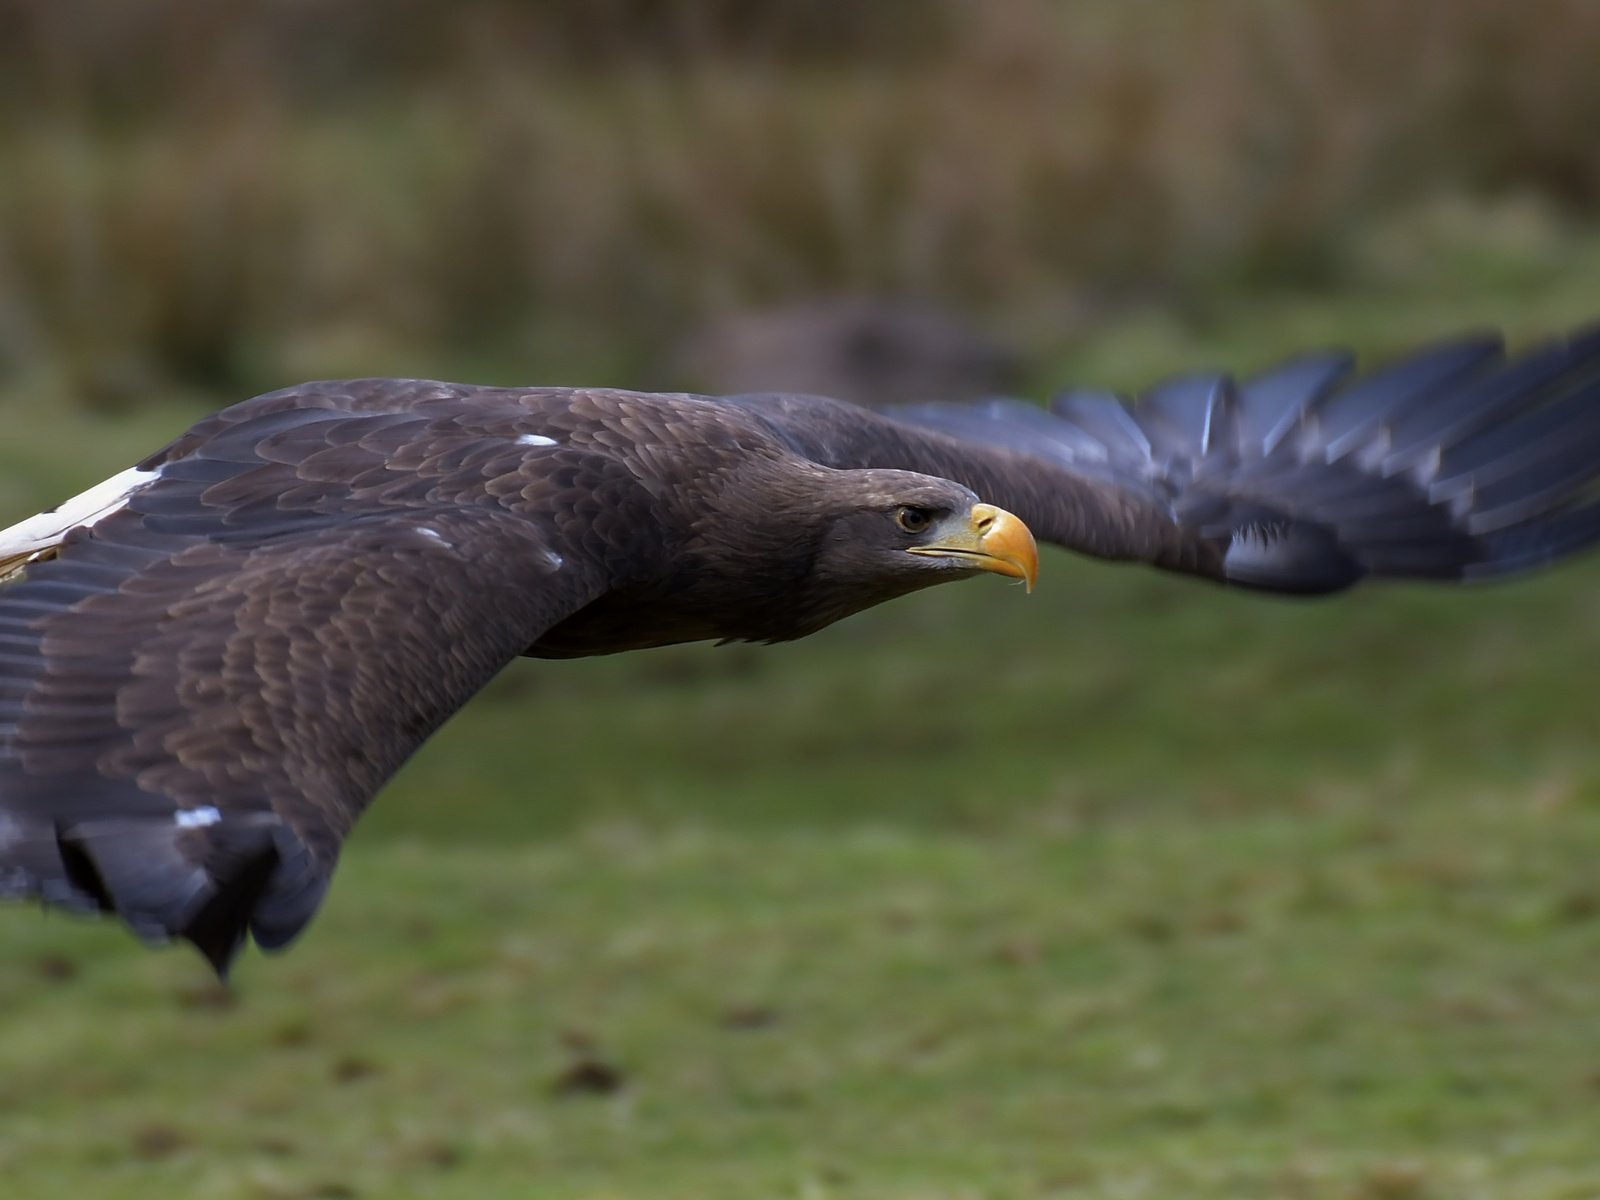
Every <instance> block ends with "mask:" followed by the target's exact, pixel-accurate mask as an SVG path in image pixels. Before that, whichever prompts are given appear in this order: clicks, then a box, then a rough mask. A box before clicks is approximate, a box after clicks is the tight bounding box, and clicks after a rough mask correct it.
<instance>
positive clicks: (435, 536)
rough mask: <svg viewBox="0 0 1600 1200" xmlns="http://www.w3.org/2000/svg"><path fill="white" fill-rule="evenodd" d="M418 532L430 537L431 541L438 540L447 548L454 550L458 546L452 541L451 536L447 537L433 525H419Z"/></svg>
mask: <svg viewBox="0 0 1600 1200" xmlns="http://www.w3.org/2000/svg"><path fill="white" fill-rule="evenodd" d="M417 532H418V533H420V534H421V535H422V536H423V537H425V538H428V539H430V540H431V541H435V542H438V543H439V544H440V545H441V546H444V547H445V548H446V549H449V550H454V549H455V548H456V544H455V543H454V542H452V541H451V540H450V539H449V538H447V537H445V536H444V534H442V533H440V532H439V531H438V530H437V529H435V528H434V527H433V526H432V525H418V526H417Z"/></svg>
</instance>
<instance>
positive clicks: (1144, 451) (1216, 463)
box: [732, 330, 1600, 593]
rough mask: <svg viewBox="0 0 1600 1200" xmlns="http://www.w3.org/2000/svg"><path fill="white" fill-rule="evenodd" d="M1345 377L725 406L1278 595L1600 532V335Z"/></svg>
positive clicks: (1432, 357)
mask: <svg viewBox="0 0 1600 1200" xmlns="http://www.w3.org/2000/svg"><path fill="white" fill-rule="evenodd" d="M1350 371H1351V358H1350V356H1349V355H1346V354H1342V353H1325V354H1312V355H1306V356H1303V357H1300V358H1297V359H1294V360H1291V361H1289V362H1287V363H1284V364H1283V365H1281V366H1279V367H1277V368H1275V369H1273V370H1270V371H1267V372H1265V373H1264V374H1261V375H1258V376H1256V377H1255V378H1253V379H1250V380H1248V381H1246V382H1244V383H1235V382H1234V381H1233V380H1231V379H1229V378H1228V377H1227V376H1223V375H1195V376H1189V377H1185V378H1180V379H1175V380H1171V381H1169V382H1167V383H1164V384H1162V385H1160V386H1158V387H1156V388H1153V389H1152V390H1151V391H1149V392H1148V393H1146V394H1145V395H1143V396H1141V397H1139V398H1138V399H1136V400H1135V401H1133V402H1132V403H1131V404H1124V403H1123V402H1122V401H1121V400H1119V399H1118V398H1117V397H1115V396H1113V395H1110V394H1108V393H1099V392H1078V391H1074V392H1068V393H1066V394H1064V395H1061V396H1058V397H1057V398H1056V399H1054V400H1053V401H1052V402H1051V403H1050V404H1049V406H1048V407H1046V408H1039V407H1037V406H1035V405H1032V404H1028V403H1024V402H1021V401H1015V400H995V401H990V402H987V403H982V404H975V405H943V404H932V405H919V406H915V407H910V408H902V409H897V410H890V413H889V416H888V417H887V418H886V417H882V416H876V415H874V414H869V413H861V412H860V411H859V410H851V409H849V408H848V407H847V406H843V405H838V404H836V403H834V402H829V401H824V400H818V399H816V398H812V397H793V396H766V397H756V396H751V397H734V398H733V399H732V402H733V403H736V404H739V405H740V406H741V407H746V408H749V409H750V410H751V411H754V412H757V413H759V414H762V415H763V416H765V417H766V419H767V420H768V421H769V423H770V424H772V425H773V427H774V428H775V429H776V430H777V431H779V432H780V433H781V434H782V435H783V436H785V437H787V438H788V439H789V440H790V442H791V444H793V445H794V446H795V447H796V449H798V450H799V451H800V452H802V453H807V454H810V455H812V456H813V457H815V458H817V460H818V461H821V462H825V463H827V464H829V465H832V466H838V467H852V466H880V467H905V468H908V469H912V470H919V471H926V472H929V473H931V474H938V475H944V476H947V477H949V478H951V479H955V480H958V481H960V482H962V483H965V484H966V485H967V486H969V487H971V488H972V489H973V490H974V491H976V492H977V493H978V494H979V495H981V496H982V497H983V498H984V499H986V500H991V501H993V502H994V503H996V504H1000V505H1003V506H1004V507H1007V508H1010V509H1012V510H1013V511H1015V512H1016V513H1017V514H1018V515H1019V516H1021V517H1022V518H1023V519H1024V520H1025V521H1027V522H1028V523H1029V525H1030V526H1032V527H1033V529H1034V532H1035V533H1036V534H1037V535H1038V536H1040V537H1041V538H1043V539H1045V540H1048V541H1052V542H1055V543H1057V544H1059V545H1063V546H1066V547H1068V548H1070V549H1074V550H1080V551H1083V552H1085V553H1089V554H1094V555H1097V556H1100V557H1105V558H1116V559H1134V560H1139V561H1144V562H1150V563H1153V564H1155V565H1157V566H1161V567H1165V568H1167V569H1171V570H1178V571H1183V572H1188V573H1192V574H1199V575H1205V576H1209V577H1212V578H1217V579H1224V580H1227V581H1229V582H1232V583H1237V584H1241V585H1244V586H1248V587H1253V588H1260V589H1263V590H1268V591H1278V592H1302V593H1315V592H1328V591H1337V590H1339V589H1341V588H1344V587H1348V586H1349V585H1350V584H1352V583H1354V582H1356V581H1357V580H1359V579H1362V578H1364V577H1367V576H1372V577H1375V578H1390V579H1436V580H1467V579H1483V578H1490V577H1494V576H1500V575H1507V574H1511V573H1514V572H1518V571H1525V570H1530V569H1532V568H1535V567H1538V566H1542V565H1544V564H1546V563H1549V562H1553V561H1555V560H1557V559H1560V558H1563V557H1565V556H1567V555H1570V554H1573V553H1575V552H1577V551H1579V550H1581V549H1584V548H1585V547H1587V546H1590V545H1592V544H1593V543H1594V542H1595V541H1596V540H1600V331H1593V330H1591V331H1586V332H1583V333H1581V334H1578V335H1576V336H1574V337H1572V338H1571V339H1570V340H1566V341H1560V342H1555V343H1551V344H1548V345H1544V346H1541V347H1537V348H1535V349H1533V350H1531V351H1529V352H1527V353H1525V354H1523V355H1521V356H1519V357H1516V358H1508V357H1507V356H1506V354H1505V352H1504V349H1503V347H1502V345H1501V343H1500V341H1499V339H1498V338H1493V337H1474V338H1463V339H1460V340H1457V341H1453V342H1449V343H1445V344H1442V345H1438V346H1434V347H1431V348H1429V349H1425V350H1422V351H1420V352H1417V353H1415V354H1413V355H1411V356H1409V357H1406V358H1403V359H1401V360H1399V361H1397V362H1394V363H1392V364H1390V365H1388V366H1386V367H1384V368H1382V369H1380V370H1377V371H1374V372H1372V373H1370V374H1367V375H1365V376H1361V377H1357V378H1352V377H1351V374H1350Z"/></svg>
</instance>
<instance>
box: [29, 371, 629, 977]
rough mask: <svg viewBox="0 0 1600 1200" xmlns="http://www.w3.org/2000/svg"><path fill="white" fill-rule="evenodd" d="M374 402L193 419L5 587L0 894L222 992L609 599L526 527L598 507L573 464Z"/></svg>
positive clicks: (272, 406)
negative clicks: (466, 721) (563, 493)
mask: <svg viewBox="0 0 1600 1200" xmlns="http://www.w3.org/2000/svg"><path fill="white" fill-rule="evenodd" d="M390 390H391V391H393V392H395V393H398V395H397V396H396V397H395V401H396V407H397V408H398V409H399V410H400V411H396V412H394V413H383V412H378V413H376V414H373V413H371V412H365V413H354V414H353V413H351V412H347V411H342V410H341V407H340V404H339V400H340V397H341V396H344V399H346V400H349V401H350V405H349V406H350V407H356V406H358V405H357V402H360V401H366V402H369V407H370V406H372V405H374V404H375V403H376V401H375V399H374V395H375V394H374V393H372V392H371V391H370V390H369V392H368V393H365V394H363V393H359V392H357V393H354V394H351V395H345V394H344V393H338V392H335V391H330V390H327V389H326V388H324V390H323V391H320V392H311V393H307V394H304V395H299V396H295V395H287V394H285V395H280V396H275V397H269V398H266V399H265V400H263V401H255V402H251V404H250V405H246V406H241V407H239V408H236V409H234V410H229V411H228V412H226V413H225V414H222V415H220V416H219V417H218V418H212V419H211V420H210V421H209V422H207V423H202V425H201V426H198V427H197V428H196V430H195V431H192V432H191V433H190V434H188V435H185V437H184V438H181V439H179V441H178V442H176V443H174V445H173V446H172V447H169V448H168V450H167V451H165V452H163V453H162V454H160V455H157V456H153V458H152V459H151V460H147V462H146V463H145V464H143V465H142V466H141V468H139V469H136V470H135V471H133V472H129V473H124V476H122V477H119V478H121V479H123V480H124V485H125V486H126V487H127V494H126V495H124V496H121V497H113V498H110V499H109V500H108V497H107V496H104V495H100V496H97V497H96V498H95V501H94V503H95V504H97V505H99V506H100V509H101V511H98V512H96V513H94V514H92V515H94V516H96V517H97V518H98V519H96V520H94V522H93V524H92V528H90V527H81V528H77V529H74V530H73V531H72V532H70V533H68V534H67V535H66V536H65V539H64V540H62V541H60V543H59V544H58V545H55V546H53V547H51V548H50V550H49V551H48V556H47V557H41V558H40V560H39V561H34V562H33V563H31V565H28V566H27V567H26V568H25V570H24V572H23V575H22V577H21V578H20V579H17V580H15V581H13V582H12V583H10V584H9V585H7V586H6V587H4V588H0V896H4V895H8V894H9V895H33V896H37V897H40V898H42V899H44V900H46V901H47V902H51V903H55V904H58V905H63V906H66V907H71V908H79V909H84V910H114V911H116V912H118V913H120V914H121V915H122V916H123V917H124V918H125V919H126V920H127V921H128V922H129V924H130V925H131V926H132V927H133V928H134V929H135V931H137V932H138V933H140V934H141V935H142V936H144V937H145V938H147V939H150V940H165V939H166V938H168V937H171V936H174V935H177V936H182V937H185V938H188V939H189V940H191V941H193V942H194V943H195V944H196V945H197V946H198V947H199V948H200V949H201V951H202V952H203V953H204V954H205V955H206V956H207V957H208V958H209V959H210V960H211V961H212V963H213V964H214V965H215V966H216V967H217V968H218V970H219V971H220V970H222V969H224V968H225V967H226V965H227V963H228V962H229V960H230V959H231V957H232V955H233V954H234V953H235V951H236V950H237V949H238V947H239V945H240V944H241V942H242V940H243V938H244V936H245V933H246V931H247V930H248V931H250V932H251V933H252V934H253V935H254V937H255V939H256V940H257V941H258V942H259V943H260V944H261V945H263V946H266V947H269V948H271V947H275V946H280V945H282V944H284V943H285V942H287V941H288V940H289V939H290V938H291V937H293V936H294V935H295V934H296V933H297V932H298V931H299V930H300V929H301V927H302V926H303V925H304V924H305V923H306V921H307V920H308V919H309V917H310V915H311V913H312V912H313V910H314V909H315V908H316V906H317V903H318V902H319V900H320V898H321V896H322V893H323V890H324V888H325V887H326V884H327V880H328V877H329V874H330V871H331V869H332V867H333V864H334V860H335V858H336V857H337V854H338V850H339V846H340V842H341V840H342V838H343V836H344V835H345V833H346V832H347V831H348V829H349V828H350V826H351V824H352V822H354V820H355V818H356V816H357V815H358V814H359V812H360V811H361V809H362V808H363V806H364V805H365V804H366V802H367V801H368V799H369V798H370V797H371V795H372V794H373V792H374V791H376V790H377V788H378V787H379V785H380V784H381V783H382V782H383V781H384V779H386V778H387V777H388V776H389V775H390V774H392V773H393V772H394V771H395V770H396V769H397V768H398V767H399V766H400V764H401V763H402V762H403V761H404V760H405V759H406V758H407V757H408V756H409V755H410V753H411V752H412V751H413V750H414V749H415V748H416V747H417V746H418V745H420V744H421V742H422V741H423V740H424V738H426V737H427V736H428V734H429V733H431V732H432V731H433V730H434V729H435V728H436V727H437V726H438V725H439V724H440V723H442V722H443V721H444V720H445V718H447V717H448V716H449V715H450V714H451V713H452V712H453V711H454V710H455V709H456V708H458V707H459V706H460V705H461V704H462V703H464V702H465V701H466V700H467V698H468V697H470V696H471V695H472V694H473V693H474V692H476V691H477V690H478V689H479V688H481V687H482V686H483V685H484V684H485V683H486V682H487V681H488V680H489V678H490V677H491V676H492V675H494V674H495V672H497V671H498V670H499V669H500V668H501V667H503V666H504V665H505V664H507V663H508V662H509V661H510V660H511V659H512V658H514V657H515V656H517V655H518V654H519V653H520V652H521V651H523V650H524V649H526V648H527V647H528V646H529V645H530V644H531V643H533V642H534V641H536V640H537V639H538V637H539V636H540V635H541V634H542V633H543V632H544V631H545V630H547V629H549V628H550V627H551V626H553V625H555V624H557V623H558V622H560V621H561V620H563V619H564V618H566V617H567V616H569V615H571V614H572V613H574V612H576V611H577V610H578V609H580V608H581V607H582V606H583V605H585V604H586V603H588V602H589V601H590V600H591V599H593V598H594V597H596V596H598V595H600V594H601V593H602V592H603V591H604V590H605V587H606V578H605V573H604V571H603V570H602V569H601V568H600V566H599V565H598V564H597V563H596V562H594V561H592V559H591V558H590V557H589V556H587V555H585V554H583V553H581V552H579V553H575V552H574V547H573V546H572V545H571V544H570V541H569V540H564V539H562V538H561V536H560V530H559V529H557V528H554V527H553V526H552V524H551V522H549V521H546V520H541V519H540V518H539V516H538V514H537V513H536V512H533V511H530V505H531V503H532V501H537V500H538V499H540V498H541V496H546V495H547V493H549V491H550V490H551V489H553V488H561V487H565V488H568V489H571V490H574V491H578V492H582V493H583V494H584V496H585V499H584V500H583V503H591V502H593V496H594V495H596V494H599V495H602V496H603V495H604V493H605V481H604V480H597V479H594V478H591V477H586V476H585V473H584V472H585V470H586V469H589V470H591V472H592V469H593V468H592V467H591V468H585V466H584V465H583V463H582V462H574V461H568V460H562V459H561V458H560V454H561V451H560V449H559V448H556V447H553V446H546V445H545V444H544V443H548V442H550V441H551V439H541V438H538V437H537V436H532V437H528V438H524V439H522V440H521V441H520V442H519V440H518V439H517V438H515V437H510V438H508V437H504V436H500V437H490V436H484V437H477V436H473V435H472V434H471V433H470V432H468V433H463V432H462V431H460V430H452V429H451V428H450V427H449V421H448V419H445V418H440V417H437V416H435V417H429V416H428V415H426V413H425V412H423V413H421V414H419V413H418V412H417V411H415V409H414V407H413V406H414V404H415V401H416V398H415V397H411V396H407V395H405V394H404V392H405V388H404V386H403V385H394V386H393V387H392V388H391V389H390ZM318 405H327V406H328V407H325V408H319V407H317V406H318ZM423 407H424V408H426V406H425V405H424V406H423ZM530 442H531V443H533V444H531V445H530V444H527V443H530ZM540 454H544V455H547V456H555V458H554V459H553V461H555V462H558V463H563V464H564V465H563V466H562V468H561V469H556V470H552V469H550V467H549V464H548V463H545V464H541V463H540V461H539V456H540ZM430 467H431V468H432V469H430ZM530 497H531V498H532V501H530ZM557 499H559V497H557ZM550 507H556V508H559V507H560V506H559V505H555V506H549V505H547V506H545V508H550ZM540 511H544V509H541V510H540ZM63 512H66V509H65V508H64V509H63ZM48 515H49V514H45V516H46V517H48ZM80 515H81V514H80ZM39 520H40V519H37V518H36V519H35V522H38V521H39ZM25 532H26V531H25ZM580 550H581V548H580Z"/></svg>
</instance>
